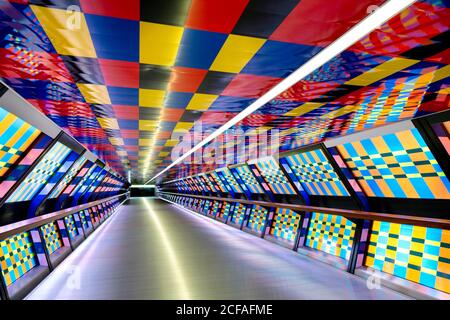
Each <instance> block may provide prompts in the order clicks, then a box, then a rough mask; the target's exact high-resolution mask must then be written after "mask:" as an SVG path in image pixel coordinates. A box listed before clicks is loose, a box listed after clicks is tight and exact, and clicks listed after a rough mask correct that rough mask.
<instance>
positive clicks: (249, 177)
mask: <svg viewBox="0 0 450 320" xmlns="http://www.w3.org/2000/svg"><path fill="white" fill-rule="evenodd" d="M235 172H237V174H238V175H239V177H240V178H241V180H242V182H243V183H244V184H245V186H246V187H247V189H248V190H249V191H250V192H251V193H255V194H263V193H264V189H263V188H262V187H261V185H260V184H259V182H258V180H256V178H255V176H254V175H253V173H252V171H251V170H250V168H249V166H248V165H246V164H244V165H241V166H239V167H236V168H235Z"/></svg>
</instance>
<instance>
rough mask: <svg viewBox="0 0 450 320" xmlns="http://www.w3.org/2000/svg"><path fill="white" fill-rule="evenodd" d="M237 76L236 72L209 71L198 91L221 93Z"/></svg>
mask: <svg viewBox="0 0 450 320" xmlns="http://www.w3.org/2000/svg"><path fill="white" fill-rule="evenodd" d="M235 76H236V74H234V73H228V72H219V71H208V73H207V74H206V76H205V78H204V79H203V81H202V83H201V84H200V86H199V87H198V89H197V92H198V93H207V94H221V93H222V91H223V90H224V89H225V88H226V87H227V86H228V84H229V83H230V82H231V80H233V78H234V77H235Z"/></svg>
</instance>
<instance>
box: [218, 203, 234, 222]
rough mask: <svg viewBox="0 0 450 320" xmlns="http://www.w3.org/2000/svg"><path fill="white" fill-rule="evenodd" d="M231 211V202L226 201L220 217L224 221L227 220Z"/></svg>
mask: <svg viewBox="0 0 450 320" xmlns="http://www.w3.org/2000/svg"><path fill="white" fill-rule="evenodd" d="M230 213H231V203H229V202H225V203H224V204H223V205H222V208H220V212H219V218H220V219H222V220H223V221H226V220H227V219H228V216H229V215H230Z"/></svg>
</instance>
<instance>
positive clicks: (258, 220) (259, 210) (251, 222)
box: [247, 205, 269, 233]
mask: <svg viewBox="0 0 450 320" xmlns="http://www.w3.org/2000/svg"><path fill="white" fill-rule="evenodd" d="M268 212H269V211H268V210H267V209H266V208H264V207H261V206H258V205H253V207H252V210H251V212H250V217H249V219H248V223H247V227H249V228H250V229H251V230H253V231H255V232H258V233H262V232H263V231H264V225H265V223H266V217H267V214H268Z"/></svg>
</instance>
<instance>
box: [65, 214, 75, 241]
mask: <svg viewBox="0 0 450 320" xmlns="http://www.w3.org/2000/svg"><path fill="white" fill-rule="evenodd" d="M64 222H65V224H66V228H67V232H68V233H69V236H70V238H71V239H73V238H75V237H76V236H77V235H78V229H77V227H76V225H75V220H74V218H73V215H69V216H67V217H65V218H64Z"/></svg>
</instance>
